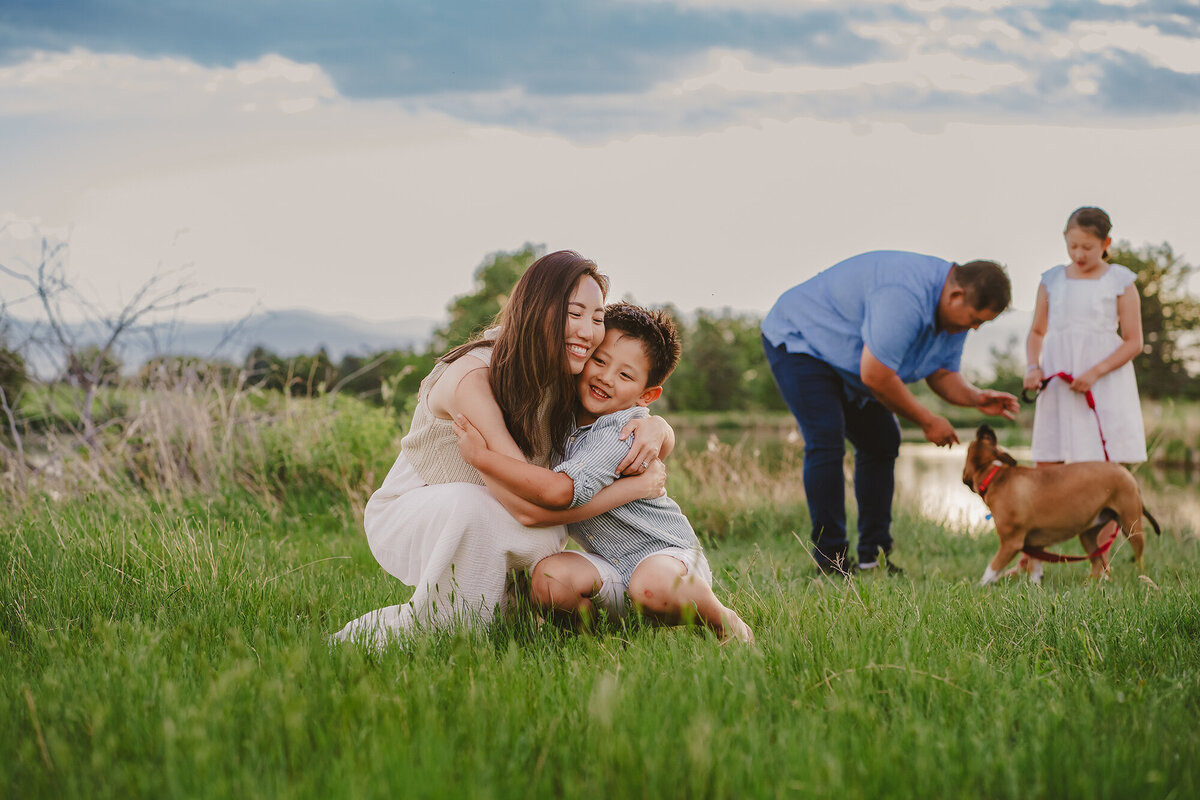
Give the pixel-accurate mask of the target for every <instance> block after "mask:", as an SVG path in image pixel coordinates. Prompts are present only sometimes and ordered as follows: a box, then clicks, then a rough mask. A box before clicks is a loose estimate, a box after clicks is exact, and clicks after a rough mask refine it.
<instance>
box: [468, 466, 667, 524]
mask: <svg viewBox="0 0 1200 800" xmlns="http://www.w3.org/2000/svg"><path fill="white" fill-rule="evenodd" d="M483 481H484V483H485V484H486V485H487V488H488V490H489V491H490V492H491V493H492V495H493V496H494V497H495V498H496V499H497V500H499V501H500V504H501V505H503V506H504V508H505V509H507V510H508V513H510V514H512V515H513V517H514V518H515V519H516V520H517V522H519V523H521V524H522V525H524V526H525V527H527V528H546V527H549V526H551V525H569V524H570V523H572V522H579V521H580V520H585V519H591V518H592V517H595V516H599V515H600V514H603V513H605V512H606V511H612V510H613V509H614V508H616V507H617V506H623V505H625V504H626V503H632V502H633V501H634V500H641V499H643V498H653V497H661V496H662V495H664V494H666V481H667V468H666V466H665V465H664V464H663V463H662V462H661V461H659V460H658V459H655V460H654V461H653V462H651V463H650V466H649V468H648V469H647V470H646V471H645V472H644V473H642V474H641V475H635V476H632V477H628V478H621V479H620V480H617V481H615V482H613V483H612V484H611V485H609V486H606V487H605V488H603V489H601V490H600V491H599V492H597V493H596V496H595V497H593V498H592V499H591V500H590V501H589V502H588V503H586V504H585V505H582V506H577V507H575V508H568V509H564V510H561V511H556V510H552V509H547V508H542V507H541V506H539V505H536V504H534V503H531V502H529V501H528V500H525V499H524V498H522V497H519V496H517V495H515V494H513V493H512V492H510V491H508V490H507V489H506V488H504V486H503V485H501V484H500V483H498V482H496V481H493V480H491V479H489V478H488V477H487V475H484V477H483Z"/></svg>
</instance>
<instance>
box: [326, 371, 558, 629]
mask: <svg viewBox="0 0 1200 800" xmlns="http://www.w3.org/2000/svg"><path fill="white" fill-rule="evenodd" d="M471 355H474V351H473V352H472V354H471ZM481 355H482V356H483V359H482V360H484V361H485V363H486V361H487V358H486V356H489V355H490V351H489V352H488V353H484V354H481ZM463 357H464V358H467V357H470V356H463ZM439 366H440V365H439ZM441 371H442V370H441V369H435V371H434V372H431V373H430V376H429V378H427V379H426V381H425V382H423V383H422V385H421V389H420V392H419V394H418V398H417V406H418V409H419V410H418V411H416V412H414V414H413V420H414V422H413V428H414V429H415V428H416V427H417V426H418V424H419V423H418V419H419V418H421V419H424V422H423V423H420V424H424V425H427V426H433V427H437V426H446V427H447V428H448V426H449V425H450V421H449V420H438V419H437V418H435V417H433V416H432V415H431V414H430V413H429V410H428V406H427V398H428V394H429V390H430V389H431V388H432V387H433V384H434V383H435V382H436V379H437V377H439V376H440V374H441ZM431 379H432V380H431ZM426 438H428V437H426ZM408 441H409V438H408V437H406V438H405V442H408ZM452 441H454V437H453V434H452V433H451V434H449V439H447V438H446V437H445V436H442V437H441V443H440V444H438V445H436V446H437V447H439V448H440V449H441V450H442V451H443V452H441V453H439V458H440V459H441V460H442V461H443V462H445V461H446V460H448V459H449V458H451V457H454V458H457V464H456V465H455V466H454V467H453V468H451V469H442V470H440V471H442V472H445V473H447V474H459V475H461V474H462V472H463V469H462V468H463V467H466V468H467V470H469V473H468V474H469V475H470V477H471V478H473V479H475V480H476V481H478V482H476V483H466V482H461V479H460V481H458V482H449V483H430V482H427V480H426V479H427V478H430V473H431V472H437V471H439V470H438V469H437V468H436V467H426V468H425V471H426V477H425V478H422V476H421V475H420V474H418V472H417V470H416V469H415V468H414V466H413V464H412V463H411V462H410V459H409V458H407V457H406V456H405V451H404V443H403V442H402V443H401V451H400V455H399V456H398V457H397V458H396V461H395V463H394V464H393V465H392V468H391V470H390V471H389V472H388V475H387V477H386V478H385V479H384V481H383V485H382V486H381V487H380V488H379V489H378V490H376V491H375V493H374V494H372V495H371V499H370V500H369V501H368V502H367V507H366V511H365V513H364V515H363V523H364V527H365V529H366V532H367V541H368V543H369V544H370V546H371V552H372V553H373V554H374V555H375V558H376V559H377V560H378V561H379V563H380V565H381V566H382V567H383V568H384V569H385V570H387V571H388V572H389V573H391V574H392V575H394V576H395V577H396V578H398V579H400V580H401V581H402V582H404V583H406V584H408V585H410V586H413V587H414V591H413V595H412V597H411V598H410V599H409V600H408V602H406V603H402V604H400V605H395V606H388V607H386V608H381V609H378V610H376V611H371V612H369V613H367V614H364V615H363V616H361V617H359V618H358V619H355V620H352V621H351V622H349V623H347V625H346V626H345V627H344V628H342V630H341V631H339V632H338V633H336V634H334V637H333V638H334V640H335V641H341V640H345V639H353V640H355V641H358V642H360V643H364V644H368V645H372V646H376V647H379V646H382V645H383V644H384V643H386V641H387V640H388V638H389V637H391V636H392V635H394V634H396V633H399V632H401V631H405V630H410V629H413V628H415V627H421V628H447V627H452V626H455V625H465V626H468V627H471V626H477V625H482V624H486V623H487V622H488V621H490V620H491V619H492V616H493V614H494V611H495V609H497V608H501V609H503V608H504V607H505V605H506V604H507V593H506V591H505V585H506V581H507V578H508V575H509V573H510V572H511V571H513V570H525V569H531V568H532V567H533V565H534V564H536V563H537V562H538V561H540V560H541V559H542V558H545V557H546V556H548V555H553V554H554V553H557V552H559V551H561V550H562V549H563V546H564V545H565V544H566V538H567V531H566V528H565V527H564V526H561V525H559V526H554V527H549V528H526V527H524V526H522V525H521V524H520V523H518V522H517V521H516V520H515V519H514V518H513V517H512V515H511V514H509V513H508V511H506V510H505V509H504V506H502V505H501V504H500V503H499V501H497V500H496V499H495V498H494V497H492V495H491V493H489V492H488V490H487V489H486V488H485V487H484V486H483V485H482V478H480V477H479V473H478V472H475V471H474V470H472V469H470V467H469V466H467V465H466V464H465V462H463V461H462V460H461V457H460V456H459V455H458V450H457V445H452V444H450V442H452ZM450 447H453V450H452V451H450V450H448V449H447V448H450ZM434 460H435V461H436V460H437V459H434ZM422 463H424V462H422Z"/></svg>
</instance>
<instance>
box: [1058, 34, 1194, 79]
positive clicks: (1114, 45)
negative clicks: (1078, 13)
mask: <svg viewBox="0 0 1200 800" xmlns="http://www.w3.org/2000/svg"><path fill="white" fill-rule="evenodd" d="M1070 37H1071V38H1072V39H1073V40H1074V41H1075V42H1076V44H1077V45H1078V47H1079V49H1080V50H1082V51H1083V52H1085V53H1102V52H1104V51H1106V50H1113V49H1118V50H1125V51H1127V52H1130V53H1137V54H1138V55H1140V56H1143V57H1144V58H1145V59H1146V60H1147V61H1149V62H1150V63H1151V64H1155V65H1157V66H1160V67H1165V68H1166V69H1170V70H1174V71H1175V72H1184V73H1188V74H1192V75H1195V74H1198V73H1200V39H1195V38H1192V39H1188V38H1184V37H1182V36H1172V35H1170V34H1165V33H1162V32H1161V31H1158V30H1156V29H1154V28H1147V27H1143V26H1141V25H1136V24H1134V23H1118V24H1111V23H1095V22H1077V23H1075V24H1073V25H1072V26H1071V28H1070Z"/></svg>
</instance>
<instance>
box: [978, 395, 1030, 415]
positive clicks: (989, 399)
mask: <svg viewBox="0 0 1200 800" xmlns="http://www.w3.org/2000/svg"><path fill="white" fill-rule="evenodd" d="M975 407H976V408H977V409H979V410H980V411H982V412H983V413H984V414H991V415H992V416H993V417H1004V418H1005V419H1016V418H1017V409H1018V408H1020V404H1019V403H1018V402H1017V398H1016V397H1015V396H1013V395H1011V394H1009V393H1008V392H997V391H994V390H992V389H982V390H980V392H979V402H977V403H976V404H975Z"/></svg>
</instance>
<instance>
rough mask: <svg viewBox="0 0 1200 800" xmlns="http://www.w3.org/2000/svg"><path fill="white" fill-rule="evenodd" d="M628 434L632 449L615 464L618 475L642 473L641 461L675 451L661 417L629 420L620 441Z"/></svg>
mask: <svg viewBox="0 0 1200 800" xmlns="http://www.w3.org/2000/svg"><path fill="white" fill-rule="evenodd" d="M630 434H633V447H631V448H629V452H628V453H627V454H626V455H625V458H623V459H621V463H620V464H617V474H618V475H637V474H638V473H639V472H641V471H642V462H643V461H645V462H646V463H647V464H649V463H650V462H651V461H653V460H654V459H656V458H658V459H665V458H666V457H667V456H669V455H670V454H671V451H672V450H674V449H675V431H674V429H673V428H672V427H671V426H670V424H668V423H667V421H666V420H665V419H663V418H662V417H644V418H641V419H631V420H630V421H629V423H628V424H626V425H625V427H624V428H622V429H621V441H624V440H625V439H628V438H629V435H630ZM584 519H587V517H584Z"/></svg>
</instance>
